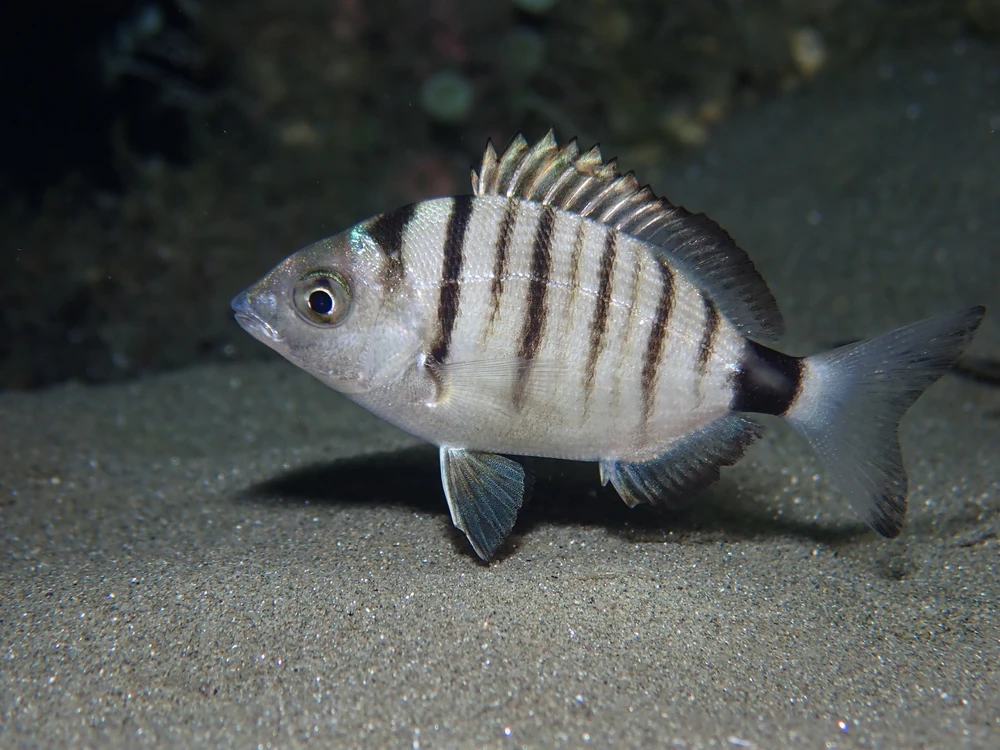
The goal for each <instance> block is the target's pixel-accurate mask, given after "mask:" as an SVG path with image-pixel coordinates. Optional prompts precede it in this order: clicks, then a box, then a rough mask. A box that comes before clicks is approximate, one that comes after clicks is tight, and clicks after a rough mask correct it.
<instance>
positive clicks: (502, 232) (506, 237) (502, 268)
mask: <svg viewBox="0 0 1000 750" xmlns="http://www.w3.org/2000/svg"><path fill="white" fill-rule="evenodd" d="M520 206H521V201H519V200H516V199H514V198H508V199H507V205H506V207H505V208H504V212H503V219H501V220H500V229H499V230H498V231H497V237H496V240H495V243H494V244H495V245H496V254H495V255H494V257H493V283H492V284H491V285H490V319H489V323H488V327H487V330H491V329H492V328H493V323H494V321H495V320H496V318H497V316H498V315H499V314H500V302H501V300H502V299H503V280H504V278H505V277H506V276H507V263H508V256H509V253H510V243H511V240H513V239H514V226H515V224H516V223H517V211H518V208H520Z"/></svg>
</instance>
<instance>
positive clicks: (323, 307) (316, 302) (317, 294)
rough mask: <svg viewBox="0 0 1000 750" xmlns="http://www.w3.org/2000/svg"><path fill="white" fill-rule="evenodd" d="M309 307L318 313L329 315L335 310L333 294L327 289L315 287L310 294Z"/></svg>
mask: <svg viewBox="0 0 1000 750" xmlns="http://www.w3.org/2000/svg"><path fill="white" fill-rule="evenodd" d="M309 309H311V310H312V311H313V312H314V313H316V314H317V315H329V314H330V311H332V310H333V296H332V295H331V294H330V293H329V292H328V291H326V290H325V289H315V290H313V292H312V293H311V294H310V295H309Z"/></svg>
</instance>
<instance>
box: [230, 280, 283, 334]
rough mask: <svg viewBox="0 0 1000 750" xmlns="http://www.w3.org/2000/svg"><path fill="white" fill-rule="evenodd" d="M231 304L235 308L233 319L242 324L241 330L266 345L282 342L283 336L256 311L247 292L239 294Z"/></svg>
mask: <svg viewBox="0 0 1000 750" xmlns="http://www.w3.org/2000/svg"><path fill="white" fill-rule="evenodd" d="M229 304H230V307H232V308H233V313H234V315H233V317H234V318H236V322H237V323H239V324H240V328H242V329H243V330H244V331H246V332H247V333H249V334H250V335H251V336H253V337H254V338H255V339H257V340H258V341H260V342H262V343H265V344H276V343H278V342H279V341H281V336H280V335H278V332H277V331H276V330H275V329H274V327H273V326H271V325H270V324H269V323H267V322H266V321H265V320H264V319H263V318H261V317H260V316H259V315H258V314H257V313H256V312H255V311H254V309H253V307H252V306H251V305H250V300H249V299H247V293H246V292H241V293H240V294H238V295H237V296H236V297H234V298H233V301H232V302H231V303H229Z"/></svg>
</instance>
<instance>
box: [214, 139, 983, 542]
mask: <svg viewBox="0 0 1000 750" xmlns="http://www.w3.org/2000/svg"><path fill="white" fill-rule="evenodd" d="M473 187H474V192H475V195H472V196H455V197H449V198H439V199H433V200H428V201H424V202H421V203H418V204H415V205H411V206H404V207H402V208H399V209H396V210H395V211H390V212H388V213H386V214H381V215H379V216H376V217H373V218H371V219H369V220H367V221H364V222H362V223H360V224H358V225H356V226H354V227H352V228H350V229H348V230H346V231H344V232H342V233H340V234H338V235H335V236H333V237H330V238H328V239H325V240H322V241H320V242H318V243H316V244H314V245H311V246H309V247H306V248H304V249H302V250H300V251H299V252H297V253H295V254H293V255H292V256H290V257H289V258H287V259H286V260H285V261H284V262H283V263H281V264H279V265H278V266H277V267H276V268H275V269H274V270H272V271H271V272H270V273H269V274H268V275H267V276H265V277H264V278H263V279H261V280H260V281H259V282H257V283H256V284H255V285H253V286H252V287H250V288H249V289H248V290H246V291H245V292H244V293H243V294H241V295H240V296H239V297H237V298H236V299H235V300H234V302H233V307H234V310H235V311H236V317H237V320H238V321H239V322H240V324H241V325H242V326H243V327H244V328H245V329H246V330H247V331H248V332H250V333H251V334H252V335H254V336H255V337H256V338H258V339H260V340H261V341H262V342H264V343H265V344H267V345H269V346H271V347H272V348H274V349H276V350H277V351H278V352H280V353H281V354H283V355H284V356H285V357H286V358H288V359H289V360H291V361H292V362H294V363H295V364H297V365H298V366H300V367H302V368H303V369H305V370H306V371H308V372H310V373H311V374H313V375H314V376H316V377H317V378H319V379H320V380H322V381H324V382H326V383H327V384H328V385H330V386H331V387H333V388H335V389H337V390H339V391H341V392H343V393H345V394H346V395H348V396H349V397H350V398H352V399H353V400H355V401H356V402H358V403H360V404H361V405H363V406H365V407H366V408H368V409H369V410H371V411H372V412H374V413H376V414H378V415H379V416H381V417H383V418H384V419H386V420H388V421H390V422H392V423H394V424H396V425H397V426H399V427H401V428H402V429H404V430H406V431H408V432H410V433H412V434H414V435H417V436H419V437H421V438H423V439H425V440H428V441H429V442H432V443H434V444H436V445H438V446H440V448H441V468H442V480H443V484H444V488H445V494H446V497H447V499H448V502H449V506H450V508H451V512H452V518H453V520H454V522H455V524H456V525H457V526H458V527H459V528H461V529H462V530H463V531H465V532H466V534H467V535H468V537H469V539H470V542H471V543H472V544H473V547H474V548H475V549H476V551H477V552H478V553H479V555H480V556H481V557H483V558H484V559H488V558H489V557H490V556H492V554H493V553H494V552H495V550H496V549H497V547H498V546H499V545H500V544H501V543H502V541H503V539H504V537H505V536H506V534H507V533H508V532H509V530H510V528H511V527H512V526H513V523H514V520H515V518H516V514H517V511H518V509H519V507H520V505H521V502H522V499H523V495H524V492H525V487H526V485H527V478H526V476H525V473H524V468H523V466H522V465H521V464H520V463H518V462H517V461H514V460H512V459H510V458H507V457H506V456H510V455H531V456H546V457H553V458H565V459H575V460H585V461H597V462H599V463H600V468H601V478H602V481H603V482H605V483H606V482H607V481H611V482H612V483H613V485H614V486H615V488H616V489H617V490H618V492H619V493H620V494H621V495H622V497H623V499H625V501H626V502H628V503H629V504H630V505H634V504H636V503H638V502H661V501H664V500H669V499H673V498H677V497H681V496H686V495H690V494H693V493H695V492H697V491H698V490H700V489H703V488H704V487H705V486H707V485H708V484H710V483H711V482H713V481H714V480H715V479H717V478H718V476H719V470H720V468H721V467H723V466H728V465H731V464H732V463H735V461H737V460H738V459H739V458H740V457H741V456H742V455H743V451H744V449H745V447H746V446H747V445H748V444H749V443H750V442H751V441H752V440H754V439H755V438H756V437H757V436H758V435H759V434H760V426H759V425H758V423H757V422H756V421H754V420H753V418H752V417H751V416H749V415H750V414H753V413H765V414H775V415H779V416H782V417H784V418H785V419H786V420H787V421H788V422H790V423H791V424H792V425H793V426H795V427H797V428H798V429H799V431H800V432H801V433H802V434H803V435H804V436H805V437H806V438H807V439H808V440H809V442H810V443H811V444H812V445H813V446H814V447H815V448H816V449H817V451H818V453H819V454H820V456H821V458H823V459H824V460H825V461H826V462H827V465H828V466H829V467H830V468H831V470H832V472H833V473H836V474H839V475H840V477H839V478H840V484H841V486H842V488H843V489H844V490H845V491H846V492H847V494H848V495H849V496H850V497H851V499H852V500H853V501H854V503H855V504H856V506H858V507H859V509H860V510H861V511H862V512H863V513H864V514H865V515H866V516H867V519H868V520H869V522H870V523H871V524H872V525H873V526H874V527H875V528H876V529H877V530H878V531H880V532H881V533H883V534H884V535H887V536H894V535H895V534H898V532H899V529H900V527H901V525H902V521H903V517H904V515H905V508H906V505H905V501H906V476H905V472H904V470H903V468H902V464H901V459H900V456H899V446H898V442H897V439H896V434H895V433H896V424H897V423H898V419H899V417H900V416H901V415H902V413H903V412H904V411H905V409H906V408H908V406H909V405H910V404H911V403H912V402H913V401H914V400H915V399H916V397H917V396H919V393H920V392H921V391H922V390H923V389H924V388H926V387H927V386H928V385H930V383H932V382H933V381H934V380H936V379H937V377H939V376H940V374H941V373H942V372H944V370H945V369H946V368H947V367H948V366H950V364H951V363H952V362H953V361H954V359H955V358H957V356H958V355H959V354H960V353H961V351H962V350H963V349H964V347H965V345H966V344H967V342H968V340H969V339H970V338H971V335H972V333H973V332H974V331H975V329H976V327H977V326H978V324H979V321H980V320H981V318H982V315H983V309H982V308H971V309H969V310H965V311H961V312H958V313H953V314H951V315H947V316H942V317H940V318H934V319H931V320H929V321H924V322H923V323H919V324H915V325H914V326H910V327H908V328H904V329H900V330H899V331H896V332H893V333H890V334H887V335H886V336H885V337H882V338H880V339H874V340H872V341H870V342H865V343H864V344H861V345H859V346H856V347H851V348H846V349H844V350H837V351H835V352H830V353H826V354H823V355H817V356H816V357H809V358H797V357H792V356H789V355H786V354H783V353H781V352H778V351H777V350H774V349H771V348H769V347H767V346H765V345H764V344H762V343H759V342H760V341H761V340H767V339H770V338H773V337H776V336H777V335H780V333H781V330H782V322H781V316H780V314H779V313H778V309H777V305H776V303H775V302H774V299H773V297H772V296H771V294H770V292H769V291H768V289H767V286H766V284H765V283H764V281H763V280H762V279H761V278H760V276H759V274H757V272H756V270H755V269H754V267H753V264H752V262H751V261H750V259H749V258H748V257H747V256H746V254H745V253H744V252H743V251H742V250H740V249H739V248H738V247H737V246H736V245H735V244H734V243H733V241H732V240H731V239H730V238H729V236H728V235H727V234H726V233H725V232H724V231H723V230H721V229H720V228H719V227H718V226H717V225H715V224H714V223H712V222H711V221H710V220H708V219H707V218H705V217H704V216H701V215H692V214H690V213H688V212H686V211H684V209H681V208H678V207H675V206H673V205H672V204H670V203H669V202H667V201H665V200H664V199H660V198H657V197H656V196H654V195H653V194H652V192H651V191H650V190H649V189H648V188H646V187H640V186H639V185H638V183H637V182H636V181H635V179H634V178H633V177H632V176H631V174H629V175H624V176H623V175H621V174H619V173H618V171H617V168H616V167H615V164H614V162H610V163H604V162H603V161H602V160H601V157H600V152H599V151H597V150H596V148H595V149H592V150H591V151H589V152H587V153H586V154H581V153H580V151H579V150H578V148H577V147H576V143H575V141H574V142H571V143H570V144H569V145H567V146H565V147H562V148H559V147H558V146H557V145H556V143H555V140H554V138H553V137H552V134H551V133H550V134H549V135H548V136H546V138H544V139H542V140H541V141H539V142H538V143H537V144H536V145H535V146H534V147H532V148H529V147H528V146H527V144H526V142H525V141H524V140H523V139H521V138H520V137H518V138H516V139H514V140H513V141H512V142H511V144H510V145H509V146H508V148H507V149H506V150H505V151H504V152H503V154H501V155H500V156H499V157H498V156H497V154H496V153H495V152H494V151H493V149H492V146H488V147H487V151H486V155H485V156H484V160H483V165H482V168H481V170H480V172H479V173H478V174H477V173H474V174H473ZM887 378H888V379H889V380H887ZM890 381H891V382H890ZM859 410H867V412H868V413H867V414H866V415H863V414H861V412H860V411H859ZM866 417H867V419H866ZM835 478H837V477H835Z"/></svg>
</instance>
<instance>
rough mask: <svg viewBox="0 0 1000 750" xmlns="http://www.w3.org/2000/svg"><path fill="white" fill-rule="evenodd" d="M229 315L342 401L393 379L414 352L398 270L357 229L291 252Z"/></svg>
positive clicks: (413, 323)
mask: <svg viewBox="0 0 1000 750" xmlns="http://www.w3.org/2000/svg"><path fill="white" fill-rule="evenodd" d="M232 308H233V311H234V313H235V317H236V321H237V322H238V323H239V324H240V326H241V327H242V328H243V330H245V331H246V332H247V333H249V334H250V335H251V336H253V337H254V338H255V339H257V340H258V341H260V342H262V343H264V344H266V345H267V346H269V347H271V348H272V349H274V350H275V351H276V352H278V353H279V354H281V355H282V356H283V357H285V358H286V359H287V360H289V361H290V362H292V363H293V364H295V365H297V366H298V367H301V368H302V369H303V370H305V371H307V372H309V373H310V374H311V375H313V376H315V377H316V378H318V379H319V380H321V381H323V382H324V383H326V384H327V385H328V386H330V387H331V388H334V389H335V390H338V391H341V392H342V393H347V394H360V393H365V392H368V391H370V390H372V389H374V388H377V387H379V386H382V385H385V384H387V383H388V382H390V381H392V380H394V379H397V378H398V377H399V376H400V375H401V374H402V373H403V370H404V368H405V366H406V363H407V362H409V361H415V359H416V355H417V351H418V349H419V345H420V344H419V342H420V326H419V320H418V317H417V311H418V306H417V304H416V299H415V294H414V293H413V292H412V290H411V289H410V288H409V287H408V285H407V283H406V279H405V277H404V275H403V273H402V266H401V264H400V263H399V262H398V259H394V258H392V257H391V256H390V255H388V254H387V253H386V252H385V250H384V249H383V248H381V247H380V246H379V245H378V243H377V242H375V240H374V239H372V237H371V236H370V235H368V233H367V232H365V231H364V230H363V229H360V225H359V227H355V228H353V229H349V230H347V231H344V232H341V233H340V234H337V235H334V236H333V237H328V238H326V239H324V240H320V241H319V242H316V243H314V244H312V245H309V246H307V247H304V248H302V249H301V250H299V251H298V252H296V253H293V254H292V255H290V256H289V257H288V258H286V259H285V260H283V261H282V262H281V263H279V264H278V265H277V266H275V267H274V268H273V269H272V270H271V271H270V272H268V273H267V274H266V275H265V276H264V277H263V278H261V279H260V280H259V281H257V282H256V283H255V284H252V285H251V286H249V287H248V288H247V289H245V290H244V291H243V292H242V293H240V294H239V295H237V296H236V297H235V298H234V299H233V301H232Z"/></svg>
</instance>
